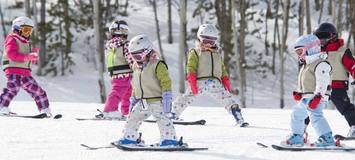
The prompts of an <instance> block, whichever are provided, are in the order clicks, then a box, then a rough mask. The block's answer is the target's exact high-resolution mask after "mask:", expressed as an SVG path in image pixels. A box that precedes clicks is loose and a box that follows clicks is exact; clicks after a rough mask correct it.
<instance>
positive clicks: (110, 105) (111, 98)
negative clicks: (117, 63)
mask: <svg viewBox="0 0 355 160" xmlns="http://www.w3.org/2000/svg"><path fill="white" fill-rule="evenodd" d="M118 83H119V80H118V79H113V80H111V85H112V89H111V92H110V94H109V95H108V96H107V99H106V102H105V108H104V112H114V111H117V109H118V102H119V92H120V89H121V88H120V86H119V85H118Z"/></svg>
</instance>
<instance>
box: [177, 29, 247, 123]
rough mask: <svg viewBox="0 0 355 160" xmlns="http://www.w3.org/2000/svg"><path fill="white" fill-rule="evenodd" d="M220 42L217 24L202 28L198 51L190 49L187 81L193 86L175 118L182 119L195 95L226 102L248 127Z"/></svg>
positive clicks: (197, 46) (180, 99) (183, 98)
mask: <svg viewBox="0 0 355 160" xmlns="http://www.w3.org/2000/svg"><path fill="white" fill-rule="evenodd" d="M217 39H218V31H217V29H216V28H215V27H214V25H212V24H203V25H201V26H200V27H199V29H198V31H197V40H198V42H197V43H196V48H194V49H191V50H190V52H189V54H188V60H187V81H188V83H189V85H190V87H189V88H187V90H186V92H185V94H183V95H182V96H179V97H177V99H176V100H175V101H174V102H173V113H172V116H171V118H173V119H178V117H179V116H180V115H181V113H182V112H183V111H184V110H185V108H186V107H187V104H190V103H191V102H192V101H193V100H194V99H195V96H197V95H199V94H209V95H211V96H212V97H214V98H215V99H217V100H219V101H221V102H222V103H223V105H224V107H225V108H226V109H227V110H228V111H229V112H231V113H232V114H233V116H234V118H235V120H236V122H237V124H238V125H240V126H241V127H245V126H247V125H248V123H246V122H244V119H243V117H242V113H241V110H240V104H239V100H238V99H236V98H235V97H233V96H232V94H231V93H230V91H231V86H230V82H229V75H228V73H227V71H226V69H225V66H224V63H223V60H222V57H221V55H220V54H219V53H218V47H217Z"/></svg>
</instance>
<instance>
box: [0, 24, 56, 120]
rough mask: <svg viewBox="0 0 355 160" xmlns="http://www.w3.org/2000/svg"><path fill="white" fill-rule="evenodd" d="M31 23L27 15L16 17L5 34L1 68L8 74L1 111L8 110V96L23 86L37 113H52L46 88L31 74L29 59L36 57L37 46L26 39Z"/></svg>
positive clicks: (30, 61)
mask: <svg viewBox="0 0 355 160" xmlns="http://www.w3.org/2000/svg"><path fill="white" fill-rule="evenodd" d="M33 27H34V24H33V21H32V20H31V19H29V18H27V17H18V18H16V19H14V20H13V21H12V32H11V33H10V34H9V35H8V36H7V37H6V40H5V43H4V45H5V47H4V48H5V51H4V54H3V57H2V68H3V70H4V72H5V75H6V78H7V87H6V88H4V90H3V93H2V94H1V95H0V115H9V114H11V112H10V109H9V105H10V102H11V100H12V99H13V98H14V97H15V96H16V95H17V93H18V92H19V91H20V88H23V89H24V90H25V91H26V92H27V93H29V94H31V96H32V98H33V99H34V100H35V102H36V105H37V108H38V110H39V111H40V113H46V115H47V117H51V116H52V115H51V111H50V109H49V108H48V107H49V102H48V98H47V94H46V92H45V91H44V90H43V89H42V88H41V87H40V86H39V85H38V83H37V82H36V80H35V79H34V78H33V77H32V76H31V63H32V64H33V63H36V61H37V59H38V49H37V48H32V46H31V44H30V43H29V39H30V36H31V34H32V30H33Z"/></svg>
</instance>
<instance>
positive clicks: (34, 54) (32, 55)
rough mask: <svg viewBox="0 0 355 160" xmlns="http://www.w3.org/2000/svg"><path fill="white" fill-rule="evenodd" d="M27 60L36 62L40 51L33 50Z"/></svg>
mask: <svg viewBox="0 0 355 160" xmlns="http://www.w3.org/2000/svg"><path fill="white" fill-rule="evenodd" d="M26 60H28V61H31V63H32V64H36V63H37V60H38V53H36V52H31V53H30V54H28V55H27V57H26Z"/></svg>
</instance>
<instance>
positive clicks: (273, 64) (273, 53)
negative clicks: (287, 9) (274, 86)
mask: <svg viewBox="0 0 355 160" xmlns="http://www.w3.org/2000/svg"><path fill="white" fill-rule="evenodd" d="M279 6H280V4H279V0H276V11H275V13H276V14H275V15H276V16H275V23H274V36H273V37H274V40H273V44H272V50H273V52H272V74H274V75H275V73H276V71H275V63H276V52H277V48H276V40H278V39H279V38H278V37H277V36H278V35H279V34H277V33H278V32H279V16H278V13H279ZM278 47H279V48H280V45H278Z"/></svg>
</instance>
